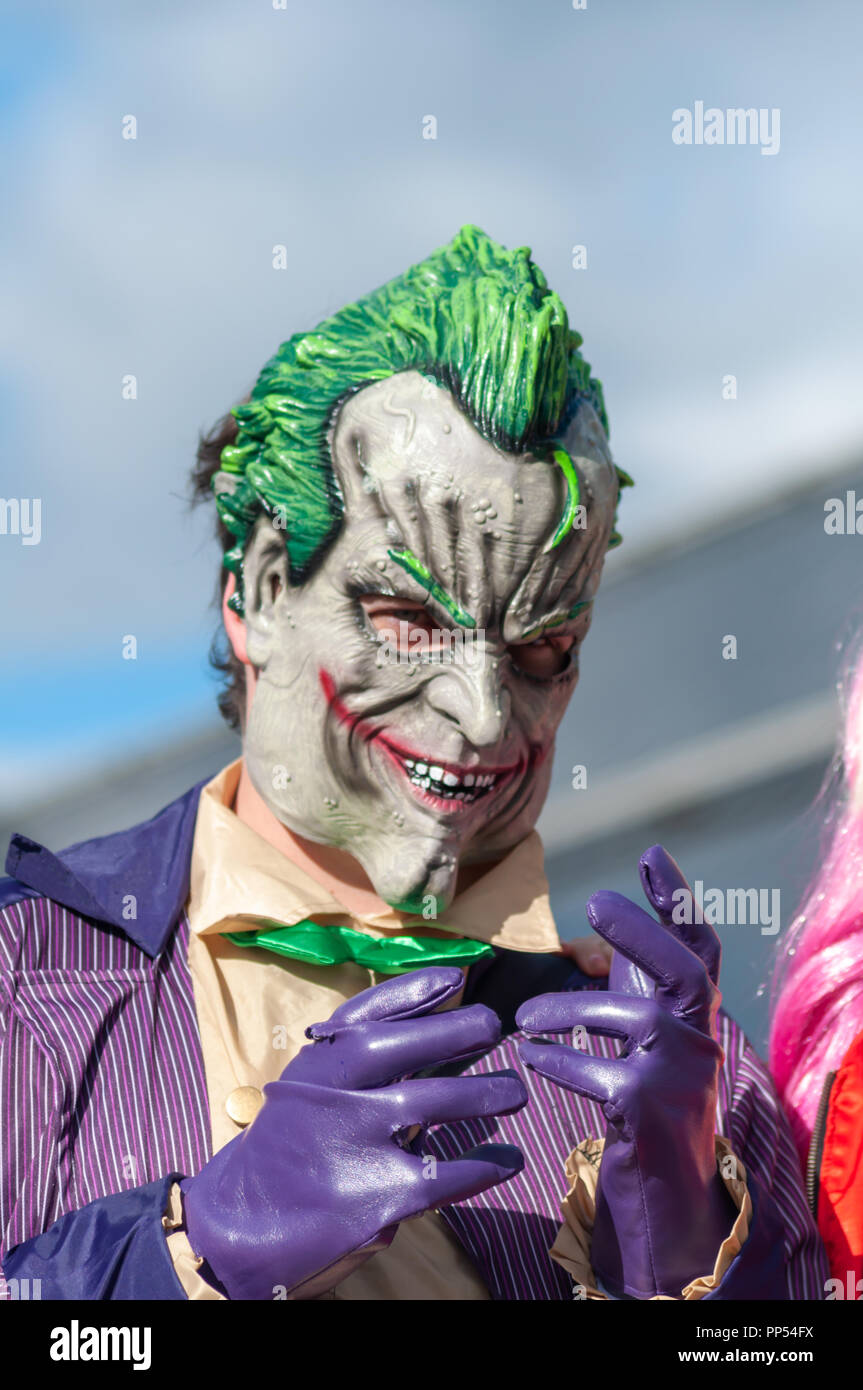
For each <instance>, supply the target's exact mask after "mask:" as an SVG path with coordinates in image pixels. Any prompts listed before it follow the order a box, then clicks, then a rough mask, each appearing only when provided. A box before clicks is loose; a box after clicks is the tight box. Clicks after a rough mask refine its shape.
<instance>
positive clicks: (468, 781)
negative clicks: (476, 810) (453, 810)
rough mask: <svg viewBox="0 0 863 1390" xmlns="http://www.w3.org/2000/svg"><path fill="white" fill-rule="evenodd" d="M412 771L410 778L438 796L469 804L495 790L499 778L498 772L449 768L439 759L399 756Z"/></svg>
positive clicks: (401, 761)
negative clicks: (432, 760)
mask: <svg viewBox="0 0 863 1390" xmlns="http://www.w3.org/2000/svg"><path fill="white" fill-rule="evenodd" d="M398 761H399V762H400V763H402V764H403V766H404V768H405V771H406V772H407V774H408V778H409V780H410V781H411V782H412V783H413V785H414V786H415V787H419V788H420V790H421V791H424V792H428V791H430V792H431V793H432V795H434V796H441V797H444V798H445V799H446V800H447V801H462V802H464V803H465V804H466V805H469V804H470V803H471V802H474V801H480V800H482V798H483V797H484V796H487V795H488V793H489V792H490V791H493V790H494V788H495V786H496V784H497V782H498V781H499V777H498V774H497V773H496V772H485V773H482V772H481V773H478V774H475V773H473V772H462V773H458V774H457V773H455V772H448V771H445V770H444V769H443V768H442V767H440V766H439V764H437V763H424V762H417V761H415V760H414V759H413V758H399V759H398Z"/></svg>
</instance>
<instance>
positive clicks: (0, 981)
mask: <svg viewBox="0 0 863 1390" xmlns="http://www.w3.org/2000/svg"><path fill="white" fill-rule="evenodd" d="M199 792H200V786H198V787H194V788H193V789H192V790H191V791H190V792H188V793H186V795H185V796H183V797H181V798H180V799H179V800H178V801H176V802H173V803H172V804H171V805H170V806H168V807H166V808H165V810H164V811H162V812H160V813H159V815H157V816H155V817H154V818H153V819H152V820H150V821H147V822H146V823H145V824H143V825H140V826H136V827H134V828H133V829H131V830H128V831H122V832H120V833H118V834H115V835H109V836H106V837H104V838H100V839H96V840H91V841H87V842H85V843H83V844H80V845H75V846H73V847H72V848H71V849H68V850H66V851H64V852H63V853H61V854H58V855H54V854H52V853H51V852H50V851H48V850H46V849H44V848H43V847H42V846H40V845H37V844H36V843H34V842H33V841H32V840H29V839H27V838H26V837H25V836H22V835H16V836H14V837H13V840H12V843H11V846H10V850H9V856H8V859H7V864H6V868H7V872H8V873H9V874H10V875H11V878H10V879H8V880H5V881H3V882H2V883H0V1276H2V1272H3V1267H5V1270H6V1276H7V1278H8V1279H9V1281H10V1287H11V1285H12V1281H13V1280H14V1279H16V1278H17V1279H20V1278H40V1279H42V1280H43V1295H44V1296H49V1297H57V1298H73V1297H84V1298H118V1299H120V1298H169V1299H170V1298H174V1299H182V1298H183V1297H184V1294H183V1292H182V1289H181V1287H180V1285H179V1283H178V1281H177V1279H176V1276H175V1275H174V1273H173V1269H172V1266H171V1264H170V1260H169V1258H168V1255H167V1247H166V1245H165V1241H164V1236H163V1232H162V1228H161V1224H160V1217H161V1214H162V1211H163V1209H164V1205H165V1200H166V1197H167V1191H168V1188H169V1187H170V1183H171V1182H172V1181H173V1179H174V1178H175V1177H177V1176H187V1175H191V1174H194V1173H196V1172H198V1171H199V1170H200V1168H201V1167H202V1166H203V1164H204V1163H205V1162H206V1161H207V1159H208V1158H209V1157H210V1152H211V1150H210V1118H209V1104H208V1099H207V1091H206V1084H205V1077H204V1067H203V1059H202V1055H201V1045H200V1038H199V1034H198V1024H197V1017H196V1013H195V1006H194V999H193V993H192V982H191V977H190V974H189V970H188V965H187V958H186V946H187V941H188V922H187V920H186V918H185V915H184V904H185V902H186V899H187V896H188V887H189V865H190V859H191V846H192V838H193V833H194V825H195V816H196V812H197V804H198V795H199ZM512 954H513V953H507V952H502V953H499V955H498V957H497V959H496V960H495V962H494V964H493V965H492V966H491V967H490V968H489V969H488V970H487V971H486V973H485V975H484V976H480V977H479V978H478V979H477V980H476V981H475V982H469V993H468V997H469V998H474V999H482V1001H483V1002H486V1003H489V1004H490V1005H491V1007H495V1008H497V1010H498V1012H499V1013H501V1015H502V1018H503V1019H504V1023H505V1028H508V1029H509V1030H510V1031H509V1035H508V1036H506V1037H505V1039H504V1041H503V1042H502V1043H501V1044H500V1045H499V1046H498V1047H496V1048H495V1049H494V1050H493V1051H491V1052H489V1053H487V1054H486V1055H485V1056H484V1057H482V1058H480V1059H479V1060H478V1061H476V1062H475V1063H474V1064H473V1066H471V1067H470V1068H469V1069H468V1070H470V1071H477V1072H485V1071H495V1070H499V1069H500V1068H502V1067H512V1068H514V1069H515V1070H517V1071H518V1072H519V1074H520V1075H521V1076H522V1077H523V1079H524V1081H525V1084H526V1085H527V1087H528V1090H529V1092H530V1096H531V1103H530V1104H529V1105H528V1106H527V1107H526V1108H525V1109H524V1110H523V1111H521V1112H519V1113H518V1114H517V1115H512V1116H508V1117H504V1118H496V1119H489V1120H478V1121H471V1122H460V1123H458V1124H452V1125H444V1126H440V1127H438V1128H437V1129H436V1130H435V1131H433V1133H432V1134H431V1135H430V1136H428V1137H427V1139H426V1141H425V1142H426V1145H427V1146H429V1148H430V1150H431V1152H436V1153H438V1154H439V1156H441V1157H444V1158H446V1157H451V1156H453V1155H454V1154H456V1153H458V1152H460V1151H462V1150H463V1149H464V1148H466V1147H470V1146H472V1145H473V1144H476V1143H482V1142H487V1141H489V1140H492V1141H495V1140H496V1141H497V1142H505V1143H513V1144H516V1145H518V1146H519V1147H520V1148H521V1149H522V1150H523V1152H524V1154H525V1157H526V1164H525V1168H524V1171H523V1172H522V1173H521V1174H519V1175H518V1176H517V1177H515V1178H513V1179H512V1180H511V1181H510V1182H508V1183H505V1184H503V1186H501V1187H497V1188H494V1189H492V1190H491V1191H489V1192H486V1193H483V1194H481V1195H480V1196H478V1197H475V1198H473V1199H471V1200H470V1201H468V1202H465V1203H462V1204H460V1205H459V1206H457V1207H454V1208H450V1209H448V1210H447V1211H446V1212H445V1213H444V1216H445V1218H446V1220H447V1221H448V1223H449V1225H450V1227H451V1229H452V1231H453V1233H454V1234H455V1235H456V1237H457V1238H458V1240H459V1241H460V1242H461V1244H462V1245H463V1246H464V1248H465V1249H466V1251H467V1252H468V1254H469V1255H470V1256H471V1258H472V1259H473V1261H474V1263H475V1265H476V1266H477V1269H478V1271H479V1273H480V1275H481V1277H482V1278H483V1279H484V1280H485V1282H486V1284H487V1285H488V1287H489V1289H490V1290H491V1292H492V1295H493V1296H494V1297H496V1298H504V1299H570V1298H571V1297H572V1283H571V1280H570V1278H569V1276H568V1275H567V1274H566V1273H565V1272H564V1271H563V1270H562V1269H561V1268H560V1267H559V1266H557V1265H556V1264H555V1263H554V1262H553V1261H552V1260H550V1259H549V1257H548V1253H547V1252H548V1250H549V1248H550V1246H551V1244H552V1243H553V1240H554V1237H555V1235H556V1233H557V1229H558V1226H559V1224H560V1215H559V1203H560V1199H561V1197H562V1195H563V1183H564V1178H563V1169H564V1162H565V1159H566V1156H567V1155H568V1153H569V1152H570V1151H571V1149H572V1148H573V1147H574V1146H575V1144H577V1143H578V1142H579V1141H580V1140H582V1139H584V1138H586V1137H587V1136H588V1135H589V1134H596V1135H601V1134H603V1133H604V1130H605V1121H604V1118H603V1116H602V1113H601V1111H600V1110H599V1108H598V1107H597V1106H596V1105H595V1104H594V1103H593V1102H591V1101H588V1100H585V1099H583V1098H582V1097H580V1096H577V1095H574V1094H572V1093H570V1092H567V1091H563V1090H561V1089H559V1088H557V1087H554V1086H552V1085H551V1084H550V1083H549V1082H547V1081H546V1080H544V1079H543V1078H542V1077H539V1076H537V1075H536V1074H535V1073H533V1072H528V1071H526V1070H525V1068H524V1067H523V1065H522V1063H521V1061H520V1059H519V1056H518V1052H517V1050H516V1045H515V1044H516V1039H517V1037H518V1035H517V1034H515V1033H513V1032H512V1028H513V1024H512V1021H511V1020H512V1014H513V1013H514V1010H515V1008H516V1007H517V1005H518V1004H519V1003H521V1002H522V1001H523V1000H524V999H526V998H528V997H530V996H531V995H533V994H537V993H540V992H543V991H546V990H548V989H556V988H562V987H565V985H566V986H568V987H570V988H572V987H576V988H577V987H584V986H586V985H587V983H588V982H587V980H586V978H585V977H584V976H581V975H580V973H579V972H576V974H575V976H574V977H573V976H572V967H571V965H568V966H565V967H564V965H563V964H562V962H561V958H560V957H553V958H552V957H532V958H525V957H524V956H520V957H518V959H517V961H515V962H513V961H512V960H510V961H507V960H506V959H505V958H506V957H507V956H511V955H512ZM563 969H565V973H566V975H567V976H569V977H570V978H569V979H568V980H567V981H564V978H563V977H562V976H561V973H560V972H561V970H563ZM471 991H472V992H471ZM720 1027H721V1030H722V1031H721V1038H720V1040H721V1042H722V1043H723V1045H724V1048H725V1053H726V1059H725V1064H724V1067H723V1071H722V1077H721V1085H720V1097H719V1106H718V1117H717V1128H718V1130H719V1132H722V1133H724V1134H726V1135H728V1137H729V1138H730V1139H731V1140H732V1143H733V1145H734V1149H735V1152H736V1153H737V1154H738V1156H739V1157H740V1158H741V1159H742V1161H743V1163H744V1164H745V1166H746V1169H747V1173H748V1175H749V1186H750V1192H751V1193H752V1196H753V1202H754V1206H755V1215H754V1220H753V1223H752V1229H751V1232H750V1237H749V1239H748V1241H747V1242H746V1245H745V1246H744V1249H743V1251H742V1252H741V1254H740V1255H739V1256H738V1257H737V1259H736V1260H735V1261H734V1262H733V1264H732V1266H731V1269H730V1270H729V1271H728V1273H727V1274H726V1276H725V1278H724V1279H723V1281H722V1284H721V1286H720V1288H719V1289H718V1290H717V1291H716V1292H715V1293H714V1294H713V1295H710V1296H711V1297H720V1298H735V1297H740V1298H759V1297H760V1298H764V1297H784V1298H794V1299H798V1298H822V1297H823V1296H824V1283H825V1280H826V1278H827V1277H828V1271H827V1268H826V1263H825V1259H824V1254H823V1249H822V1246H821V1242H820V1238H819V1236H818V1234H817V1231H816V1228H815V1224H814V1222H813V1220H812V1217H811V1215H810V1213H809V1210H808V1208H807V1204H806V1199H805V1196H804V1192H803V1184H802V1180H801V1175H800V1170H799V1165H798V1161H797V1157H796V1153H795V1151H794V1147H793V1144H792V1142H791V1138H790V1135H789V1132H788V1127H787V1122H786V1120H785V1116H784V1114H783V1112H782V1110H781V1107H780V1105H779V1102H778V1100H777V1098H776V1095H775V1092H774V1090H773V1086H772V1083H771V1081H770V1079H769V1076H768V1074H767V1072H766V1070H765V1068H764V1066H763V1064H762V1063H761V1061H760V1060H759V1059H758V1057H757V1056H756V1055H755V1053H754V1052H753V1051H752V1049H751V1048H750V1046H749V1044H748V1043H747V1042H746V1039H745V1038H744V1036H743V1035H742V1033H741V1032H740V1030H739V1029H738V1028H737V1026H736V1024H734V1023H733V1022H732V1021H731V1020H730V1019H729V1018H728V1017H727V1016H725V1015H721V1018H720ZM592 1044H593V1048H594V1050H595V1051H596V1052H598V1053H604V1054H606V1055H615V1054H614V1047H615V1045H614V1044H613V1043H612V1042H611V1041H610V1040H608V1039H602V1038H598V1039H593V1040H592ZM706 1272H707V1271H705V1273H706ZM45 1290H47V1293H46V1292H45Z"/></svg>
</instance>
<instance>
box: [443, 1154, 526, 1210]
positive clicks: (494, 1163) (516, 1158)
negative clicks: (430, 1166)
mask: <svg viewBox="0 0 863 1390" xmlns="http://www.w3.org/2000/svg"><path fill="white" fill-rule="evenodd" d="M523 1167H524V1154H523V1153H522V1152H521V1149H517V1148H515V1146H514V1145H513V1144H480V1145H478V1147H477V1148H475V1149H468V1150H467V1152H465V1153H463V1154H462V1155H461V1157H460V1158H448V1159H447V1160H446V1161H445V1162H443V1163H442V1162H439V1161H436V1163H435V1172H434V1176H430V1177H429V1179H428V1181H429V1184H430V1189H429V1201H428V1202H427V1203H426V1206H425V1208H424V1209H425V1210H427V1209H428V1208H429V1207H433V1208H436V1207H445V1206H452V1204H453V1203H454V1202H464V1201H466V1200H467V1198H468V1197H475V1196H476V1195H477V1193H478V1192H485V1191H487V1190H488V1188H490V1187H496V1186H497V1185H498V1183H501V1182H506V1181H507V1179H508V1178H513V1177H515V1175H516V1173H520V1172H521V1170H522V1168H523ZM432 1194H433V1195H432Z"/></svg>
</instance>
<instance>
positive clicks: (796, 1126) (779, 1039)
mask: <svg viewBox="0 0 863 1390" xmlns="http://www.w3.org/2000/svg"><path fill="white" fill-rule="evenodd" d="M839 689H840V694H841V695H842V697H843V704H844V715H845V718H844V738H843V742H842V747H841V749H840V752H839V755H838V757H837V761H836V763H834V775H835V776H838V778H839V781H840V795H839V797H838V799H837V801H836V804H835V805H834V807H833V809H832V811H831V814H830V818H829V820H828V825H827V828H826V829H827V835H826V843H825V847H824V851H823V853H822V855H821V864H820V868H819V870H818V872H817V874H816V876H815V881H814V883H813V884H812V885H811V887H810V889H809V891H808V894H807V897H806V899H805V901H804V903H803V906H802V908H801V910H800V913H799V914H798V916H797V918H796V919H795V921H794V923H793V924H792V927H791V930H790V932H789V934H788V938H787V941H786V945H785V949H784V952H783V959H782V961H781V964H780V970H779V974H778V977H777V988H776V989H775V1007H774V1012H773V1026H772V1029H771V1034H770V1066H771V1069H772V1071H773V1075H774V1078H775V1080H776V1084H777V1086H778V1088H779V1092H780V1094H781V1096H782V1099H783V1101H784V1102H785V1108H786V1110H787V1111H788V1114H789V1116H790V1119H791V1127H792V1130H793V1132H794V1138H795V1141H796V1143H797V1147H798V1150H799V1152H800V1155H801V1159H802V1160H803V1162H804V1165H805V1161H806V1153H807V1150H808V1147H809V1141H810V1138H811V1134H812V1130H813V1127H814V1124H815V1115H816V1111H817V1108H818V1100H819V1097H820V1095H821V1091H822V1088H823V1086H824V1082H825V1079H826V1077H827V1074H828V1072H831V1071H835V1070H836V1068H837V1067H838V1066H839V1065H840V1063H841V1061H842V1059H843V1057H844V1056H845V1053H846V1052H847V1051H848V1049H849V1047H850V1046H851V1044H852V1042H853V1041H854V1039H855V1037H856V1036H857V1034H858V1033H860V1032H861V1031H863V659H858V661H857V662H856V664H854V665H852V666H851V667H850V668H849V673H848V675H847V677H846V679H845V680H843V681H842V682H840V687H839Z"/></svg>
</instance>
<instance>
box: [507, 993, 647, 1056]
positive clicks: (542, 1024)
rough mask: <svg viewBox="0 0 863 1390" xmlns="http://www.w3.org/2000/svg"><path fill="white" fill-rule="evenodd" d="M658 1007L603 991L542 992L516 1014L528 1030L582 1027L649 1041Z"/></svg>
mask: <svg viewBox="0 0 863 1390" xmlns="http://www.w3.org/2000/svg"><path fill="white" fill-rule="evenodd" d="M656 1015H657V1009H656V1004H655V1003H654V1001H653V1000H652V999H640V998H633V997H632V996H631V995H628V994H610V993H606V992H605V991H603V992H602V993H599V992H598V991H593V990H586V991H584V992H582V991H578V992H576V991H573V990H569V991H567V992H566V993H564V994H539V995H537V997H536V998H535V999H529V1000H528V1002H527V1003H526V1004H522V1006H521V1008H520V1009H519V1010H518V1013H517V1014H516V1016H515V1021H516V1025H517V1027H519V1028H521V1029H522V1031H523V1032H525V1033H568V1032H570V1031H571V1029H573V1028H576V1027H578V1025H579V1024H580V1025H581V1026H582V1027H584V1028H587V1029H589V1030H590V1031H591V1032H593V1033H607V1034H608V1036H609V1037H612V1038H629V1039H630V1040H631V1041H632V1042H638V1043H646V1042H647V1041H648V1040H649V1039H650V1038H651V1036H652V1035H653V1034H654V1033H655V1032H656V1026H657V1017H656Z"/></svg>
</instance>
